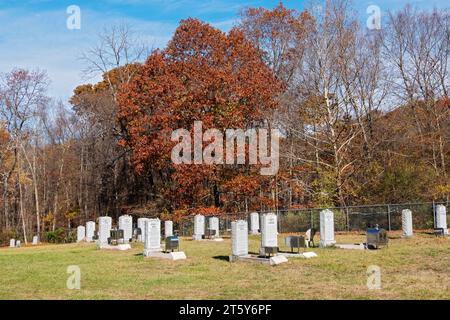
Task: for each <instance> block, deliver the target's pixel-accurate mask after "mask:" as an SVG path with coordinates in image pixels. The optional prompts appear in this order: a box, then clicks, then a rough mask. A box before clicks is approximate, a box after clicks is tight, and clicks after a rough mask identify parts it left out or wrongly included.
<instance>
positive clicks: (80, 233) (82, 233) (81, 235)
mask: <svg viewBox="0 0 450 320" xmlns="http://www.w3.org/2000/svg"><path fill="white" fill-rule="evenodd" d="M85 239H86V228H85V227H84V226H78V227H77V242H81V241H84V240H85Z"/></svg>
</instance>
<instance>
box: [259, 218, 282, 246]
mask: <svg viewBox="0 0 450 320" xmlns="http://www.w3.org/2000/svg"><path fill="white" fill-rule="evenodd" d="M277 235H278V231H277V215H276V214H274V213H268V214H263V215H262V217H261V247H262V248H266V247H269V248H276V247H278V237H277Z"/></svg>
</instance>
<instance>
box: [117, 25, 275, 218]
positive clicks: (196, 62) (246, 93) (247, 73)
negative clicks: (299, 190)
mask: <svg viewBox="0 0 450 320" xmlns="http://www.w3.org/2000/svg"><path fill="white" fill-rule="evenodd" d="M281 89H282V88H281V85H280V83H279V81H278V80H277V79H276V78H275V77H274V75H273V73H272V71H271V70H270V69H269V68H268V67H267V66H266V65H265V64H264V62H263V61H262V60H261V54H260V52H259V51H258V50H257V49H255V48H254V47H253V46H252V45H251V43H250V42H248V41H247V40H246V39H245V37H244V35H243V33H242V32H241V31H239V30H237V29H232V30H231V31H230V32H228V33H224V32H222V31H220V30H218V29H215V28H213V27H212V26H210V25H208V24H206V23H202V22H200V21H198V20H196V19H187V20H182V21H181V23H180V26H179V27H178V28H177V30H176V31H175V34H174V36H173V38H172V40H171V41H170V42H169V44H168V45H167V47H166V49H165V50H162V51H154V52H153V53H152V54H151V55H150V56H149V57H148V59H147V61H146V62H145V64H143V65H142V66H141V68H140V70H139V71H138V72H137V74H136V76H135V77H134V78H133V79H132V81H130V83H128V84H126V85H123V86H122V88H121V90H120V92H119V94H118V98H117V101H118V106H119V112H118V118H119V121H120V123H121V124H122V125H123V126H124V128H126V132H127V134H126V137H125V138H124V139H123V140H122V141H121V142H120V144H121V145H122V146H125V147H128V148H130V150H131V151H132V158H131V161H132V164H133V166H134V168H135V170H136V172H137V173H139V174H141V175H148V177H149V181H151V184H152V186H153V187H154V188H156V190H155V192H156V193H157V194H159V195H161V197H162V198H163V199H164V200H165V207H166V208H169V209H170V210H171V211H174V210H186V209H187V210H190V211H193V212H195V211H201V210H207V211H208V212H213V211H215V210H217V209H218V208H224V201H226V200H227V197H228V198H229V197H230V195H229V193H230V192H234V193H236V194H238V193H245V192H247V191H248V190H246V189H245V188H247V187H248V186H249V185H251V186H252V187H253V188H252V189H253V190H254V192H253V193H252V194H250V196H254V195H256V196H257V195H258V194H259V188H258V186H259V185H260V183H261V180H262V178H261V177H260V176H259V170H258V168H256V167H252V166H249V165H222V164H216V165H206V164H203V165H194V164H192V165H186V164H183V165H175V164H173V163H172V161H171V152H172V148H173V147H174V145H175V143H174V142H172V141H171V134H172V132H173V130H176V129H179V128H184V129H186V130H190V132H191V133H192V131H193V125H194V121H202V123H203V132H204V131H205V130H207V129H209V128H216V129H219V130H221V131H222V132H223V131H224V130H225V129H228V128H230V129H244V130H246V129H248V128H250V127H261V126H265V124H266V117H265V115H266V114H268V112H269V111H271V110H274V109H275V108H276V107H277V102H276V100H275V98H276V97H277V95H278V94H279V93H280V92H281ZM207 144H209V142H203V146H206V145H207ZM247 152H248V150H247ZM247 160H248V156H247ZM247 162H248V161H247ZM240 176H242V177H241V178H238V177H240ZM244 181H245V182H246V183H243V182H244ZM249 181H251V183H250V184H249V183H248V182H249ZM233 182H235V185H232V184H233ZM205 208H208V209H205ZM226 209H227V210H237V209H244V205H243V203H242V202H239V203H236V205H235V206H234V208H229V207H227V208H226Z"/></svg>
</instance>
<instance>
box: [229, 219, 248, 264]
mask: <svg viewBox="0 0 450 320" xmlns="http://www.w3.org/2000/svg"><path fill="white" fill-rule="evenodd" d="M231 254H232V255H233V256H246V255H248V223H247V221H244V220H238V221H233V222H231Z"/></svg>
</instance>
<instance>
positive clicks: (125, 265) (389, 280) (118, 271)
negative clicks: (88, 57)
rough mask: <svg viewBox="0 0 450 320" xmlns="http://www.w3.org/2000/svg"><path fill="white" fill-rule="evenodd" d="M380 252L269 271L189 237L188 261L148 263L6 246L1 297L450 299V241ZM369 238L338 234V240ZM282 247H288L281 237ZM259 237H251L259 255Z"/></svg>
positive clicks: (321, 254)
mask: <svg viewBox="0 0 450 320" xmlns="http://www.w3.org/2000/svg"><path fill="white" fill-rule="evenodd" d="M390 236H391V242H390V246H389V248H383V249H380V250H376V251H357V250H343V249H335V248H329V249H319V248H315V249H313V250H314V251H315V252H316V253H317V254H318V257H317V258H313V259H308V260H307V259H299V258H290V259H289V262H288V263H285V264H282V265H278V266H274V267H271V266H268V265H263V264H258V263H249V262H236V263H230V262H228V259H227V257H228V255H229V254H230V251H231V249H230V246H231V244H230V239H225V241H224V242H217V243H215V242H194V241H192V240H190V239H182V242H181V247H182V250H183V251H185V253H186V255H187V257H188V259H187V260H185V261H175V262H173V261H166V260H159V259H149V258H144V257H143V256H142V255H141V253H142V249H143V246H142V244H133V245H132V246H133V249H132V250H130V251H124V252H119V251H117V252H116V251H103V250H102V251H99V250H96V247H95V244H69V245H42V246H38V247H27V248H18V249H9V248H2V249H0V271H1V273H0V299H450V239H448V238H447V239H444V238H435V237H433V236H431V235H427V234H416V235H415V237H414V238H412V239H400V237H399V234H397V233H393V234H390ZM364 239H365V236H364V235H363V234H342V235H341V234H338V235H336V240H337V241H338V243H352V242H362V241H364ZM279 243H280V244H282V243H283V241H282V235H280V242H279ZM258 247H259V238H258V237H251V239H250V250H251V251H254V252H256V251H257V250H258ZM69 265H78V266H79V267H80V268H81V290H69V289H67V288H66V281H67V278H68V277H69V274H67V273H66V271H67V267H68V266H69ZM370 265H377V266H379V267H380V268H381V281H382V288H381V289H380V290H369V289H368V288H367V285H366V283H367V274H366V273H367V267H368V266H370Z"/></svg>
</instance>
